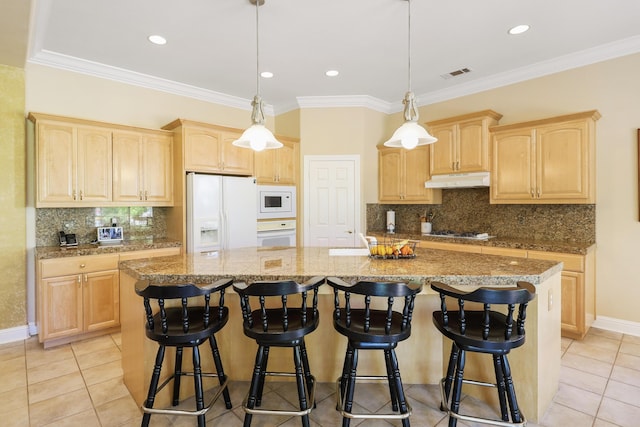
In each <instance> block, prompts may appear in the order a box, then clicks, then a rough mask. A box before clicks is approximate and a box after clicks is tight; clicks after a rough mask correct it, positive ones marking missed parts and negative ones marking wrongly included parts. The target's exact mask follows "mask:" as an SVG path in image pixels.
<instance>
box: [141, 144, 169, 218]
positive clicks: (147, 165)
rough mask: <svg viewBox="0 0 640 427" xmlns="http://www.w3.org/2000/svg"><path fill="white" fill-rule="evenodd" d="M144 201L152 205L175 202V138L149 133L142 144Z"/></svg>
mask: <svg viewBox="0 0 640 427" xmlns="http://www.w3.org/2000/svg"><path fill="white" fill-rule="evenodd" d="M142 148H143V150H142V182H143V187H142V201H143V203H145V204H150V205H156V206H157V205H162V206H167V205H171V204H173V139H172V138H171V136H168V135H156V134H147V135H144V136H143V145H142Z"/></svg>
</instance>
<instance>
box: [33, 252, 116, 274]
mask: <svg viewBox="0 0 640 427" xmlns="http://www.w3.org/2000/svg"><path fill="white" fill-rule="evenodd" d="M118 258H119V256H118V254H113V255H112V254H109V255H87V256H76V257H69V258H56V259H45V260H42V261H40V272H41V275H42V276H41V277H42V278H45V277H56V276H65V275H68V274H79V273H90V272H93V271H102V270H117V269H118Z"/></svg>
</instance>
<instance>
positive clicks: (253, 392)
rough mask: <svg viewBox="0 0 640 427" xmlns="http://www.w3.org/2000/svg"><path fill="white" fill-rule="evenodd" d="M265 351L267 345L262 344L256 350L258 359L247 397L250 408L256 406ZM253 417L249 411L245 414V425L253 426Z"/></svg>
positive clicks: (247, 426)
mask: <svg viewBox="0 0 640 427" xmlns="http://www.w3.org/2000/svg"><path fill="white" fill-rule="evenodd" d="M264 353H265V347H264V346H262V345H260V346H258V351H257V352H256V361H255V365H254V367H253V376H252V377H251V386H250V387H249V397H248V398H247V408H249V409H253V408H254V407H255V406H256V397H257V393H258V388H259V386H260V375H261V369H262V361H263V359H264ZM251 418H252V414H250V413H248V412H247V413H245V414H244V427H250V426H251Z"/></svg>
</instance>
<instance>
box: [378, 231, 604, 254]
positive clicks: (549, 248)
mask: <svg viewBox="0 0 640 427" xmlns="http://www.w3.org/2000/svg"><path fill="white" fill-rule="evenodd" d="M369 235H371V236H376V237H377V238H378V240H380V239H381V238H382V237H387V238H394V239H411V240H427V241H431V242H442V243H458V244H463V245H475V246H491V247H497V248H509V249H523V250H529V251H544V252H560V253H565V254H578V255H586V254H587V253H588V252H589V251H591V250H592V249H594V248H595V245H596V244H595V242H562V241H552V240H530V239H521V238H515V237H499V236H498V237H492V238H490V239H487V240H475V239H459V238H455V237H436V236H429V235H423V234H412V233H395V234H393V235H390V234H386V233H381V232H371V234H369Z"/></svg>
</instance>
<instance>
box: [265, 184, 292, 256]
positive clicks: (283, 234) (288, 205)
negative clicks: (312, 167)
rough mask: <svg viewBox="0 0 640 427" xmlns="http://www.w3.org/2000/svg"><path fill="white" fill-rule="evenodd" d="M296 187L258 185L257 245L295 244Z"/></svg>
mask: <svg viewBox="0 0 640 427" xmlns="http://www.w3.org/2000/svg"><path fill="white" fill-rule="evenodd" d="M296 203H297V202H296V187H295V186H287V185H258V246H264V247H266V246H296Z"/></svg>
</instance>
